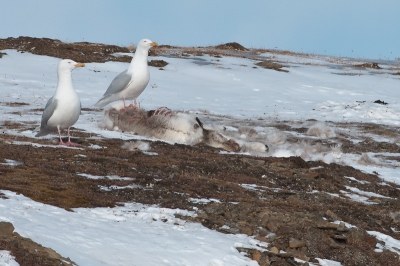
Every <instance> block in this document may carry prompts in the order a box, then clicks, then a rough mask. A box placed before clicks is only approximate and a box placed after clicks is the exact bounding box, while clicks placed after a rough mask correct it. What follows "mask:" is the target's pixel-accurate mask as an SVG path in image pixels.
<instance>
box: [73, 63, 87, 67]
mask: <svg viewBox="0 0 400 266" xmlns="http://www.w3.org/2000/svg"><path fill="white" fill-rule="evenodd" d="M84 66H85V64H84V63H77V64H76V65H75V67H84Z"/></svg>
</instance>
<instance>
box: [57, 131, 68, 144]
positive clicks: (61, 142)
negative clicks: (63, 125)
mask: <svg viewBox="0 0 400 266" xmlns="http://www.w3.org/2000/svg"><path fill="white" fill-rule="evenodd" d="M57 130H58V135H59V136H60V143H59V145H66V144H65V143H64V141H62V138H61V130H60V127H57Z"/></svg>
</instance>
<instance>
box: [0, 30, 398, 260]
mask: <svg viewBox="0 0 400 266" xmlns="http://www.w3.org/2000/svg"><path fill="white" fill-rule="evenodd" d="M237 45H238V44H226V45H223V46H221V47H212V48H209V49H206V48H198V49H195V48H182V49H179V48H177V47H166V46H164V47H163V46H162V47H161V48H159V49H156V50H155V52H154V53H155V54H154V55H157V54H162V53H164V52H165V51H173V52H174V53H177V51H179V53H180V56H184V55H185V54H187V53H192V52H193V53H206V52H207V51H208V52H209V53H210V54H213V55H215V56H218V53H220V54H227V53H234V54H235V56H237V55H240V53H241V52H243V53H246V54H247V53H249V52H248V51H247V50H241V48H240V47H239V46H237ZM239 48H240V49H239ZM0 49H18V50H21V51H26V52H31V53H37V54H47V55H50V56H55V57H60V58H64V57H69V58H71V59H74V60H76V61H80V62H104V61H109V60H115V61H119V60H122V59H123V58H124V57H122V59H121V57H114V56H113V55H112V53H114V52H118V51H121V52H127V51H129V49H128V48H124V47H117V46H108V45H101V44H90V43H76V44H71V43H69V44H65V43H62V42H60V41H57V40H49V39H35V38H28V37H20V38H8V39H2V40H0ZM218 51H219V52H218ZM93 52H96V53H93ZM66 54H67V55H68V56H65V55H66ZM124 60H128V61H129V60H130V59H129V58H125V59H124ZM275 68H276V65H274V69H275ZM2 104H16V103H2ZM86 111H88V110H86ZM271 126H274V127H276V128H277V129H281V130H282V129H285V130H286V131H293V132H296V131H302V130H306V129H301V128H291V127H290V126H288V124H287V123H283V122H282V123H279V122H275V123H274V124H271ZM338 126H343V125H339V124H338ZM351 126H352V127H357V129H358V130H359V131H360V132H365V133H372V132H373V133H375V134H390V135H391V136H398V135H399V132H398V130H397V129H396V128H390V127H383V126H380V125H375V124H352V125H351ZM2 127H3V128H14V129H23V128H27V127H28V128H29V125H26V124H18V123H13V122H8V121H5V122H4V123H3V125H2ZM31 127H32V128H33V127H36V125H31ZM72 135H73V136H75V137H76V139H75V140H74V141H77V142H78V143H80V144H81V149H69V148H57V149H55V148H52V147H40V148H38V147H34V146H32V145H14V144H13V141H15V140H16V137H15V136H13V135H8V134H5V133H4V132H2V133H1V135H0V160H4V159H5V158H7V159H12V160H16V161H19V162H23V164H21V165H18V166H9V165H1V164H0V189H5V190H11V191H15V192H19V193H22V194H24V195H25V196H27V197H30V198H31V199H33V200H35V201H39V202H43V203H46V204H51V205H55V206H59V207H62V208H65V209H67V210H68V209H71V208H76V207H99V206H115V205H117V204H118V203H119V202H128V201H135V202H140V203H144V204H158V205H160V206H162V207H169V208H181V209H188V210H193V207H197V208H198V210H199V211H198V217H195V218H188V217H180V218H182V219H190V220H193V221H194V222H200V223H202V224H203V225H204V226H206V227H208V228H211V229H215V230H218V231H220V232H223V233H244V234H247V235H250V236H255V237H256V238H257V239H258V240H260V241H264V242H268V243H269V245H270V251H269V252H260V251H256V250H243V249H241V250H240V251H243V252H246V253H247V254H248V256H249V257H251V258H252V259H254V260H257V261H258V262H259V264H260V265H302V264H301V263H298V262H295V260H294V257H297V258H300V259H302V260H305V261H309V262H314V263H317V261H316V260H315V258H317V257H318V258H327V259H330V260H335V261H340V262H342V263H343V265H346V266H351V265H400V260H399V256H398V255H397V253H393V252H390V251H386V250H385V251H383V252H382V253H377V252H374V249H375V245H376V244H377V242H378V241H377V239H376V238H375V237H373V236H371V235H369V234H367V233H366V231H369V230H374V231H380V232H382V233H384V234H387V235H390V236H392V237H394V238H397V239H398V236H396V235H395V233H393V231H392V229H391V228H396V230H399V227H400V226H399V224H398V223H399V221H400V218H399V217H400V215H398V213H397V211H398V210H399V209H400V202H399V200H398V198H399V196H400V190H399V188H400V187H399V186H397V185H395V184H390V185H384V184H382V183H381V182H380V181H381V180H380V179H379V178H378V173H376V174H374V175H372V174H366V173H364V172H361V171H359V170H356V169H354V168H352V167H348V166H344V165H339V164H334V163H332V164H325V163H323V162H306V161H304V160H303V159H301V158H299V157H290V158H274V157H252V156H245V155H237V154H221V153H220V152H219V150H218V149H215V148H211V147H208V146H205V145H202V144H200V145H197V146H187V145H180V144H175V145H171V144H167V143H165V142H157V141H156V142H151V151H152V152H155V153H157V154H158V155H157V156H151V155H148V154H145V153H143V152H141V151H140V150H135V151H130V150H128V149H122V148H121V147H122V146H123V144H124V141H122V140H119V139H104V138H98V139H94V138H89V137H90V136H92V135H93V134H89V133H87V132H83V131H79V130H76V129H75V130H73V133H72ZM337 138H342V139H341V142H342V143H344V144H343V146H342V149H343V151H346V152H352V153H358V154H361V153H363V152H368V151H371V150H374V151H387V152H400V151H399V146H398V145H396V144H392V143H381V142H380V143H378V142H375V141H374V140H372V139H367V138H366V139H365V140H364V141H362V142H360V143H358V144H354V143H352V142H349V141H346V140H345V138H344V136H340V135H339V136H337ZM17 140H18V141H22V142H33V143H40V144H49V143H48V142H49V140H41V139H30V138H26V137H21V136H19V137H17ZM54 141H55V142H57V138H56V137H55V138H54ZM290 141H295V140H290ZM91 144H93V145H98V146H100V147H106V148H101V149H92V148H89V146H90V145H91ZM82 155H84V156H82ZM397 160H398V159H397ZM77 173H86V174H92V175H96V176H105V175H110V174H112V175H118V176H130V177H134V178H135V181H134V182H133V183H134V184H135V185H136V188H132V189H121V190H110V191H105V190H100V189H99V186H106V187H110V186H112V185H118V186H126V185H131V184H132V180H130V181H127V180H108V179H86V178H82V177H81V176H78V175H77ZM345 176H347V177H354V178H356V179H358V180H365V181H369V183H364V184H363V183H360V182H355V181H352V180H351V179H348V178H345ZM246 184H251V185H246ZM345 186H352V187H356V188H359V189H360V190H364V191H371V192H375V193H378V194H380V195H383V196H387V197H389V198H373V201H374V202H375V203H376V204H371V205H367V204H364V203H358V202H355V201H352V200H350V199H347V198H344V197H340V198H339V197H334V196H332V195H330V194H339V191H340V190H345ZM176 192H177V193H176ZM3 196H4V195H3ZM189 198H201V199H216V200H219V201H220V203H217V202H213V201H210V202H209V203H206V204H201V203H195V202H193V201H191V200H189ZM336 220H341V221H344V222H346V223H349V224H351V225H354V226H356V228H354V227H353V228H350V227H348V226H346V225H345V224H344V223H341V224H335V223H332V222H334V221H336ZM12 230H13V228H12V225H10V224H6V223H0V249H6V250H10V251H11V252H12V254H13V255H14V256H15V257H16V261H17V262H18V263H20V265H60V263H66V261H68V259H66V258H62V257H61V256H60V255H58V254H56V253H55V252H54V251H52V250H51V249H49V248H51V247H49V248H44V247H41V246H40V245H37V244H35V243H33V242H32V241H30V240H29V239H24V238H22V237H20V236H19V235H18V232H14V233H12ZM278 250H284V251H286V252H287V253H284V254H281V253H278V252H277V251H278ZM61 255H62V254H61Z"/></svg>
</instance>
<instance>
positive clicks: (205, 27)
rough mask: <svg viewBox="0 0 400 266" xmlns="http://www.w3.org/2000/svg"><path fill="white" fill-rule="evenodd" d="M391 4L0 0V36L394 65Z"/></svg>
mask: <svg viewBox="0 0 400 266" xmlns="http://www.w3.org/2000/svg"><path fill="white" fill-rule="evenodd" d="M399 12H400V1H397V0H380V1H378V0H377V1H371V0H346V1H345V0H335V1H333V0H332V1H324V0H308V1H307V0H305V1H300V0H292V1H262V0H246V1H239V0H238V1H232V0H229V1H228V0H202V1H199V0H168V1H167V0H151V1H144V0H142V1H134V0H132V1H131V0H125V1H122V0H86V1H85V0H69V1H60V0H35V1H33V0H2V1H1V16H0V23H1V25H2V26H1V30H0V38H6V37H18V36H32V37H49V38H57V39H60V40H62V41H73V42H75V41H89V42H103V43H109V44H116V45H129V44H131V43H133V44H136V43H137V42H138V41H139V40H140V39H142V38H149V39H151V40H154V41H157V42H158V43H160V44H170V45H180V46H206V45H216V44H220V43H226V42H232V41H235V42H238V43H240V44H242V45H244V46H245V47H252V48H277V49H282V50H292V51H297V52H310V53H317V54H328V55H340V56H351V57H361V58H381V59H386V58H390V59H394V58H399V57H400V35H399V30H398V29H399V26H400V16H399Z"/></svg>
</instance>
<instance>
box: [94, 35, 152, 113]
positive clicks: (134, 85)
mask: <svg viewBox="0 0 400 266" xmlns="http://www.w3.org/2000/svg"><path fill="white" fill-rule="evenodd" d="M154 46H158V44H157V43H156V42H152V41H150V40H148V39H143V40H141V41H140V42H139V44H138V46H137V48H136V52H135V55H134V56H133V58H132V61H131V63H130V65H129V67H128V69H127V70H125V71H123V72H121V73H120V74H118V76H116V77H115V78H114V80H113V81H112V82H111V84H110V86H108V89H107V91H106V92H105V93H104V95H103V97H102V98H101V99H100V100H99V101H98V102H97V103H96V104H95V105H94V106H95V107H104V106H106V105H107V104H109V103H112V102H115V101H118V100H121V99H122V101H123V102H124V108H127V106H126V104H125V100H134V103H135V106H136V98H137V97H139V95H140V94H141V93H142V92H143V91H144V89H145V88H146V86H147V84H148V83H149V80H150V73H149V69H148V67H147V56H148V53H149V50H150V48H151V47H154Z"/></svg>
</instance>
